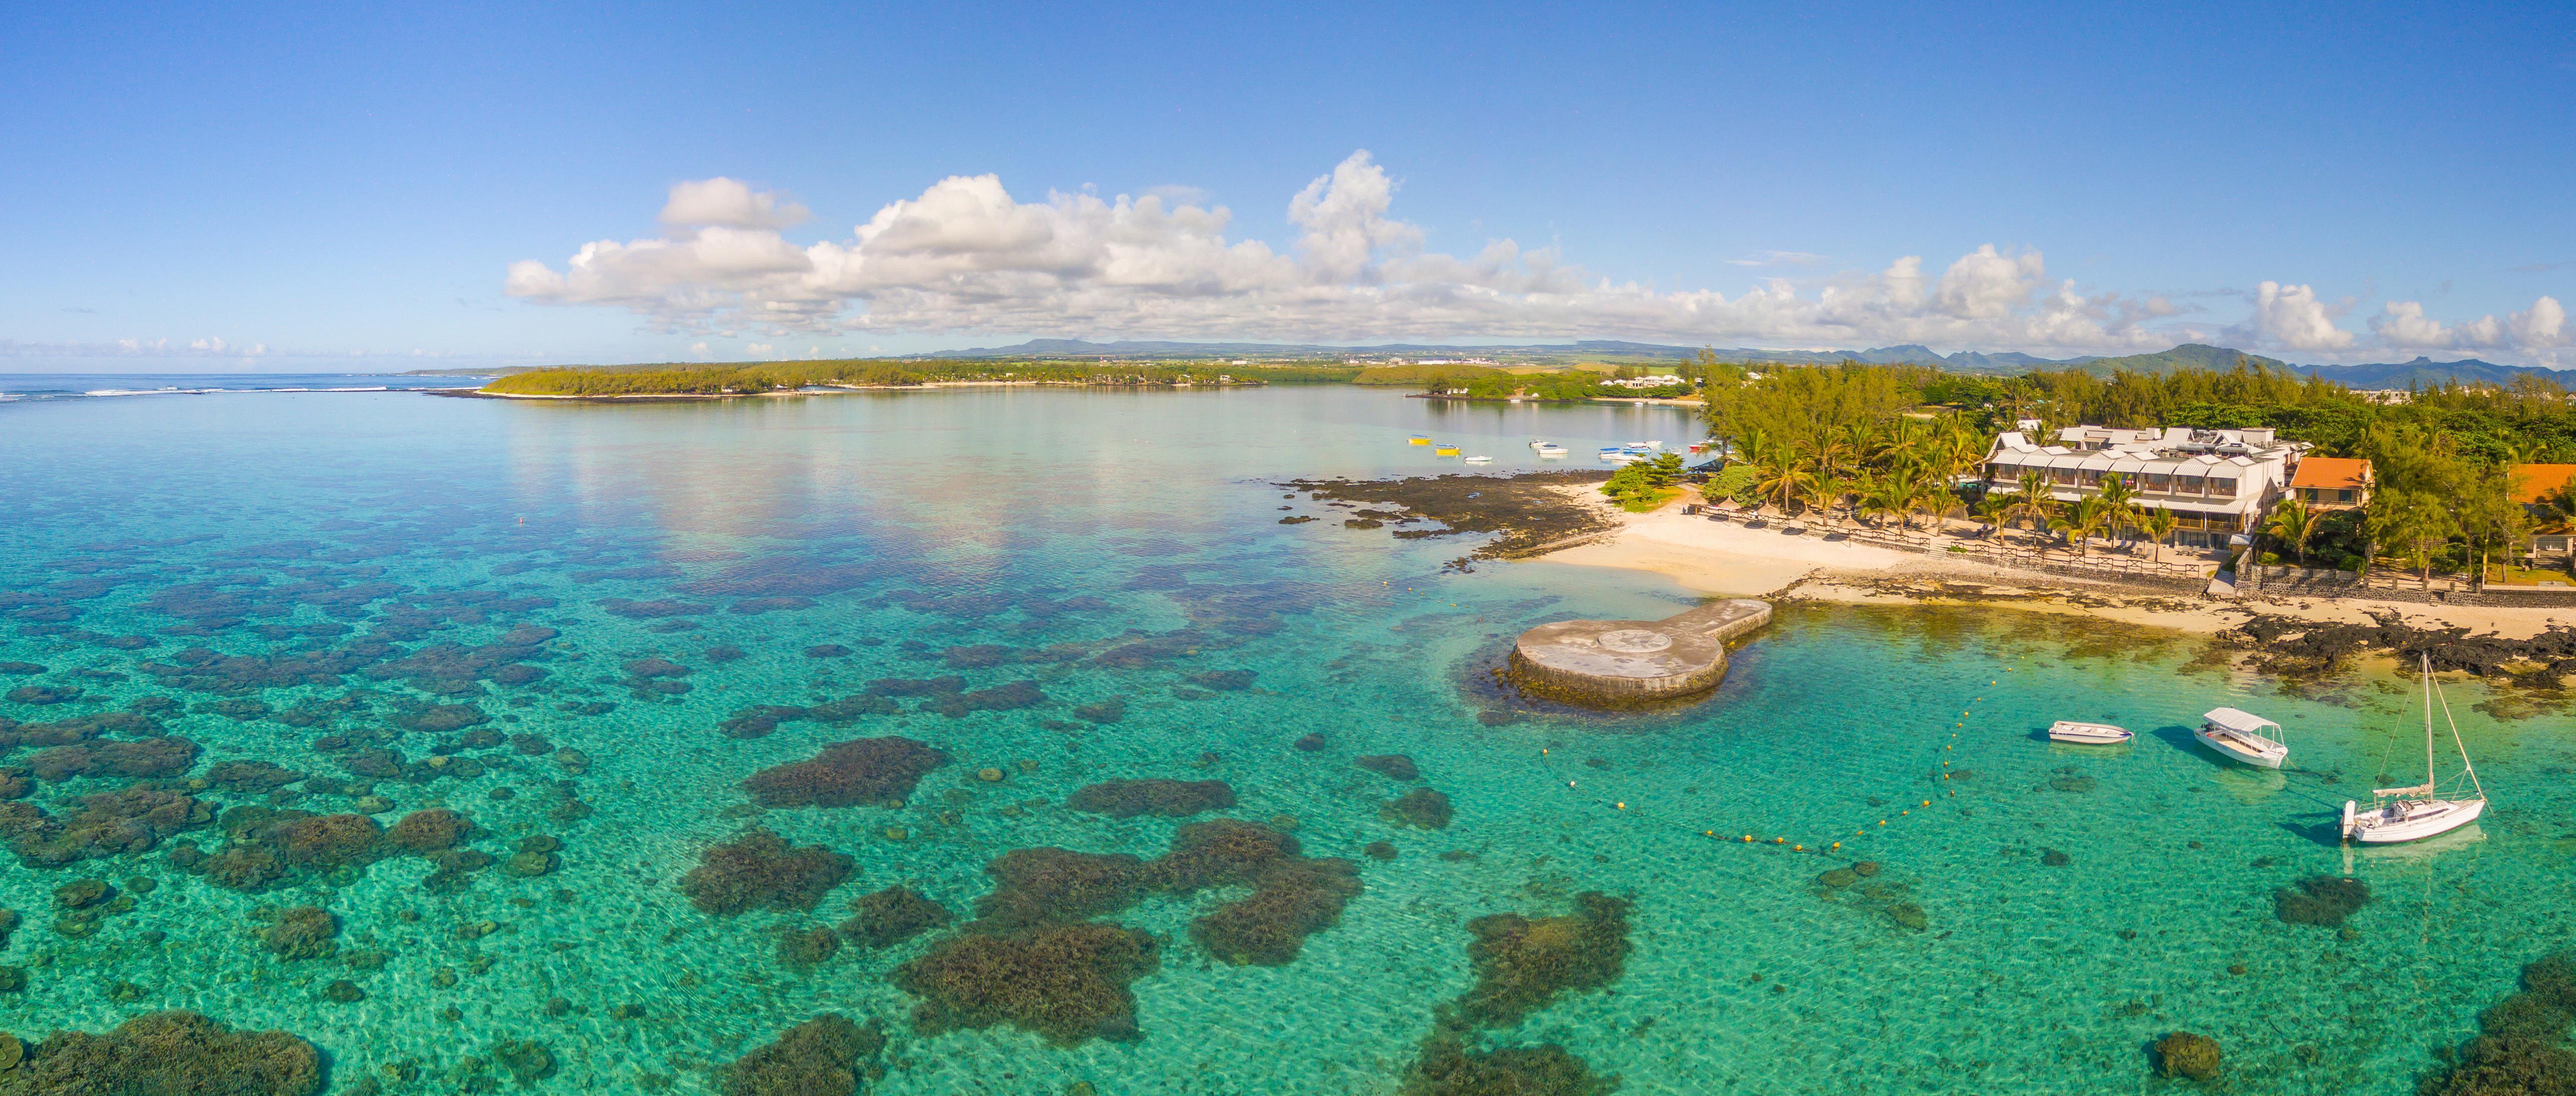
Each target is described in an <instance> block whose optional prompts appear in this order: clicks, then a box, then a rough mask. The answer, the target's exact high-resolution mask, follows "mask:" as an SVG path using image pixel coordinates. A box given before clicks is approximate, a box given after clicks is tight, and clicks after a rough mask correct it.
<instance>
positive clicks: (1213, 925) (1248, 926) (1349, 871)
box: [1190, 846, 1360, 967]
mask: <svg viewBox="0 0 2576 1096" xmlns="http://www.w3.org/2000/svg"><path fill="white" fill-rule="evenodd" d="M1292 847H1293V846H1292ZM1252 883H1253V891H1252V893H1251V894H1250V895H1248V896H1246V897H1244V898H1241V899H1238V900H1236V901H1232V902H1228V903H1226V904H1224V905H1222V906H1218V907H1217V908H1216V909H1214V910H1211V911H1209V912H1208V913H1206V914H1204V915H1202V916H1200V917H1199V918H1198V919H1196V920H1194V921H1191V922H1190V941H1191V942H1192V943H1195V944H1197V945H1198V946H1200V947H1202V948H1205V949H1207V953H1208V954H1210V955H1213V956H1215V957H1217V958H1218V959H1222V960H1224V961H1226V962H1228V963H1233V964H1235V965H1237V966H1246V965H1249V966H1260V967H1278V966H1286V965H1288V964H1289V963H1291V962H1294V961H1295V960H1296V958H1297V954H1298V952H1299V951H1301V950H1303V949H1304V947H1305V946H1306V938H1307V937H1309V936H1313V935H1314V934H1316V933H1319V932H1322V931H1324V930H1325V929H1328V928H1331V927H1333V925H1334V924H1335V923H1337V922H1339V921H1340V920H1341V919H1342V907H1343V906H1345V905H1347V904H1349V902H1350V900H1351V899H1353V898H1356V897H1358V896H1359V893H1360V879H1359V869H1358V868H1357V867H1356V866H1354V865H1353V864H1352V863H1351V862H1350V861H1348V860H1341V859H1327V860H1310V859H1306V858H1303V857H1294V858H1291V859H1286V860H1282V861H1279V862H1278V863H1276V864H1273V865H1271V866H1270V867H1269V868H1268V869H1267V870H1265V871H1263V872H1262V873H1261V874H1259V875H1257V876H1255V877H1254V878H1253V880H1252Z"/></svg>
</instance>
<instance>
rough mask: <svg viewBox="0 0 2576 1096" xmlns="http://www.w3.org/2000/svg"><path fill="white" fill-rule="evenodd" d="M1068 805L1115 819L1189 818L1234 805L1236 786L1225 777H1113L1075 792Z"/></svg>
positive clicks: (1066, 804) (1069, 798)
mask: <svg viewBox="0 0 2576 1096" xmlns="http://www.w3.org/2000/svg"><path fill="white" fill-rule="evenodd" d="M1064 805H1065V806H1066V807H1068V808H1070V809H1073V810H1077V811H1087V812H1090V813H1092V814H1105V815H1108V816H1109V817H1111V818H1134V817H1136V816H1138V815H1142V814H1150V815H1154V816H1156V817H1160V818H1186V817H1189V816H1190V815H1194V814H1199V813H1202V812H1206V811H1213V810H1222V809H1224V808H1226V807H1231V806H1233V805H1234V788H1233V786H1232V785H1229V784H1227V783H1226V782H1225V781H1222V780H1110V781H1104V782H1102V783H1098V784H1093V785H1091V786H1089V787H1086V788H1083V789H1082V790H1080V791H1077V792H1075V793H1073V795H1071V796H1070V797H1068V798H1066V799H1065V801H1064Z"/></svg>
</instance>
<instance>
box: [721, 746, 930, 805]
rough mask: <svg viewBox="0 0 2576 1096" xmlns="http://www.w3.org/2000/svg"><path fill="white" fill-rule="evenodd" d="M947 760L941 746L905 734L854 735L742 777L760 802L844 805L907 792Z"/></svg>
mask: <svg viewBox="0 0 2576 1096" xmlns="http://www.w3.org/2000/svg"><path fill="white" fill-rule="evenodd" d="M947 763H948V754H947V752H946V751H944V750H936V749H932V748H931V747H929V746H928V745H925V744H923V743H920V742H915V741H913V740H912V739H909V738H900V737H892V736H889V737H886V738H856V739H851V740H850V741H847V742H837V743H834V744H832V745H829V746H825V747H823V750H822V752H820V753H817V754H815V755H814V757H813V758H812V759H811V760H806V761H792V762H789V763H787V764H785V765H776V766H772V767H770V768H766V769H762V770H760V771H759V772H756V773H753V774H751V776H750V777H749V778H747V779H745V780H744V781H743V782H742V787H743V790H744V791H746V792H749V793H751V797H752V799H753V800H754V801H755V802H757V803H759V804H760V805H761V806H764V807H849V806H856V805H858V804H862V803H872V804H882V803H891V802H895V801H898V800H901V799H902V798H903V797H905V796H907V795H911V794H912V789H913V785H915V784H917V783H919V782H920V780H921V778H922V777H923V776H924V775H926V774H928V773H929V772H930V771H931V770H932V769H936V768H938V767H940V766H941V765H945V764H947Z"/></svg>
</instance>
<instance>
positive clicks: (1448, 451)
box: [1431, 445, 1458, 457]
mask: <svg viewBox="0 0 2576 1096" xmlns="http://www.w3.org/2000/svg"><path fill="white" fill-rule="evenodd" d="M1431 455H1432V456H1435V457H1454V456H1457V455H1458V447H1457V446H1455V445H1443V446H1441V447H1439V448H1437V449H1434V450H1432V451H1431Z"/></svg>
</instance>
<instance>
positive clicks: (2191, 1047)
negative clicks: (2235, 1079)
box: [2150, 1031, 2219, 1081]
mask: <svg viewBox="0 0 2576 1096" xmlns="http://www.w3.org/2000/svg"><path fill="white" fill-rule="evenodd" d="M2150 1049H2152V1050H2153V1051H2154V1053H2155V1058H2156V1072H2157V1073H2160V1074H2163V1075H2165V1076H2167V1077H2183V1078H2188V1079H2190V1080H2194V1081H2206V1080H2208V1079H2210V1078H2212V1077H2216V1076H2218V1059H2219V1051H2218V1040H2216V1039H2212V1038H2210V1037H2209V1036H2206V1035H2194V1034H2192V1033H2191V1032H2188V1031H2177V1032H2174V1033H2173V1034H2171V1035H2167V1036H2165V1037H2164V1038H2162V1039H2158V1040H2156V1044H2155V1046H2154V1047H2152V1048H2150Z"/></svg>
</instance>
